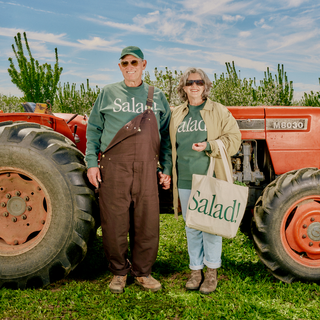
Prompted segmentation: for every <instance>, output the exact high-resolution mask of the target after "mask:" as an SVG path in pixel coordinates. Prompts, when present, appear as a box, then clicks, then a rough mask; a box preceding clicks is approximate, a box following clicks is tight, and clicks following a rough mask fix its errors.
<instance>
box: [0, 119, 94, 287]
mask: <svg viewBox="0 0 320 320" xmlns="http://www.w3.org/2000/svg"><path fill="white" fill-rule="evenodd" d="M0 145H1V151H0V288H1V287H8V288H13V289H16V288H20V289H25V288H28V287H43V286H46V285H48V284H50V283H52V282H54V281H56V280H59V279H62V278H64V277H65V276H66V275H67V274H68V273H69V272H70V271H71V270H73V269H74V268H75V267H76V266H77V264H78V263H79V262H80V261H81V260H82V259H83V258H84V256H85V254H86V251H87V243H88V241H89V237H90V235H91V234H92V232H93V230H94V225H95V220H94V218H93V208H95V205H96V200H95V197H94V192H93V191H92V190H91V188H90V187H89V183H88V181H87V178H86V166H85V163H84V157H83V154H82V153H81V152H80V151H79V150H78V149H77V148H76V147H75V145H74V144H73V142H72V141H70V140H69V139H67V138H66V137H64V136H63V135H61V134H59V133H57V132H55V131H53V130H52V129H50V128H47V127H44V126H40V125H39V124H36V123H28V122H12V121H7V122H3V123H0Z"/></svg>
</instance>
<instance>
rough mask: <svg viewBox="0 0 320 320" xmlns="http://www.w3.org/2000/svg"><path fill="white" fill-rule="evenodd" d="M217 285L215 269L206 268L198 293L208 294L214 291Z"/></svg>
mask: <svg viewBox="0 0 320 320" xmlns="http://www.w3.org/2000/svg"><path fill="white" fill-rule="evenodd" d="M217 284H218V278H217V269H211V268H207V271H206V275H205V277H204V281H203V283H202V285H201V287H200V292H201V293H203V294H209V293H211V292H213V291H214V290H216V287H217Z"/></svg>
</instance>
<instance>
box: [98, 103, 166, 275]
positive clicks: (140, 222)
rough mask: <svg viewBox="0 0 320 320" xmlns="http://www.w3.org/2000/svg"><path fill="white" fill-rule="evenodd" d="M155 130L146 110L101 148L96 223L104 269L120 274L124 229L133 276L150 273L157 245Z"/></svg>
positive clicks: (157, 148) (124, 259)
mask: <svg viewBox="0 0 320 320" xmlns="http://www.w3.org/2000/svg"><path fill="white" fill-rule="evenodd" d="M159 151H160V139H159V130H158V124H157V120H156V117H155V115H154V113H153V111H152V110H150V109H147V110H146V111H144V112H143V113H142V114H139V115H138V116H136V117H135V118H134V119H133V120H131V121H130V122H128V123H127V124H126V125H125V126H124V127H122V128H121V129H120V130H119V131H118V132H117V134H116V135H115V137H114V138H113V140H112V141H111V142H110V144H109V146H108V147H107V149H106V150H105V152H103V154H102V157H101V161H100V170H101V174H102V183H101V185H100V190H99V203H100V216H101V227H102V233H103V245H104V250H105V253H106V256H107V259H108V261H109V269H110V271H111V272H112V273H113V274H114V275H122V276H123V275H126V274H127V273H128V271H129V270H130V262H129V261H128V259H127V254H128V240H127V235H128V232H129V237H130V249H131V259H132V266H131V272H132V274H133V275H134V276H139V277H140V276H147V275H149V274H150V273H151V267H152V265H153V264H154V262H155V260H156V257H157V252H158V244H159V197H158V184H157V163H158V158H159V156H158V155H159Z"/></svg>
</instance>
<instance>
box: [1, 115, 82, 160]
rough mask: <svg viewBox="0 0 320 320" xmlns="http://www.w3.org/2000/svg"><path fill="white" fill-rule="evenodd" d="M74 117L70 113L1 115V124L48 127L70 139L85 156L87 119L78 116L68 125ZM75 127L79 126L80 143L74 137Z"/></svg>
mask: <svg viewBox="0 0 320 320" xmlns="http://www.w3.org/2000/svg"><path fill="white" fill-rule="evenodd" d="M73 116H74V115H73V114H70V113H55V114H53V115H50V114H44V113H0V122H4V121H26V122H34V123H38V124H40V125H43V126H47V127H49V128H52V129H53V130H54V131H56V132H59V133H61V134H62V135H64V136H65V137H67V138H69V139H70V140H71V141H72V142H74V143H76V145H77V148H78V149H79V150H80V151H81V152H82V153H83V154H85V151H86V143H87V139H86V130H87V117H86V116H80V115H77V116H76V117H75V118H74V119H72V120H71V121H70V122H69V123H67V122H68V120H70V119H71V118H72V117H73ZM75 125H77V130H76V135H77V136H78V138H79V142H77V141H76V140H75V138H74V135H73V133H74V130H75Z"/></svg>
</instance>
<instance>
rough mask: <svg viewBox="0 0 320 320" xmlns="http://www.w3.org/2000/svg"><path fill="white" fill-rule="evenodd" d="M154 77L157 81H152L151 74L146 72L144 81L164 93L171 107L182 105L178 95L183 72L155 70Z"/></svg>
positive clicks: (166, 69)
mask: <svg viewBox="0 0 320 320" xmlns="http://www.w3.org/2000/svg"><path fill="white" fill-rule="evenodd" d="M154 75H155V77H156V80H154V81H152V80H151V78H150V73H149V72H148V71H146V72H145V76H144V81H145V82H146V83H148V84H149V85H152V86H155V87H157V88H159V89H161V90H162V91H163V93H164V94H165V96H166V98H167V100H168V102H169V105H170V106H178V105H180V104H181V103H182V101H181V100H180V97H179V95H178V93H177V86H178V85H179V81H180V77H181V75H182V72H181V71H177V70H174V71H171V70H169V69H168V68H167V67H165V71H162V70H160V71H159V70H158V68H155V69H154Z"/></svg>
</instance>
